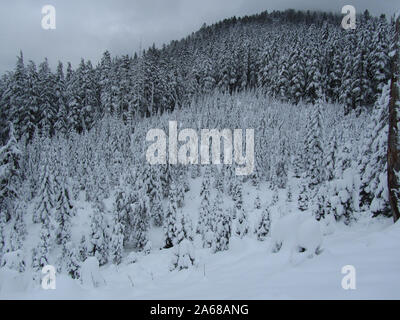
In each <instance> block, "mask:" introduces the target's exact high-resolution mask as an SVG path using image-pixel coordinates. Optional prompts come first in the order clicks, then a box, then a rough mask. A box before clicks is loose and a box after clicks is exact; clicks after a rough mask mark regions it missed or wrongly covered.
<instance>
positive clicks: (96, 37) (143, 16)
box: [0, 0, 400, 74]
mask: <svg viewBox="0 0 400 320" xmlns="http://www.w3.org/2000/svg"><path fill="white" fill-rule="evenodd" d="M46 4H51V5H54V6H55V8H56V10H57V29H56V30H48V31H46V30H43V29H42V28H41V19H42V14H41V8H42V6H44V5H46ZM346 4H352V5H353V6H354V7H355V8H356V9H357V10H358V12H362V11H364V10H365V9H368V10H369V11H370V12H371V13H372V14H375V15H378V14H381V13H385V14H386V15H388V16H391V15H392V14H394V12H396V11H398V10H400V3H399V1H398V0H384V1H376V0H351V1H348V0H344V1H341V0H340V1H332V0H301V1H299V0H202V1H199V0H113V1H109V0H96V1H94V0H91V1H89V0H87V1H78V0H68V1H67V0H47V1H42V0H40V1H31V0H15V1H7V2H6V1H4V0H3V1H2V3H1V11H0V43H1V52H0V74H2V73H3V72H5V71H6V70H11V69H13V68H14V65H15V61H16V56H17V54H18V52H19V50H22V51H23V52H24V56H25V59H26V60H30V59H31V60H33V61H35V62H36V63H39V62H41V61H42V60H43V59H44V57H48V58H49V61H50V63H51V65H52V66H53V67H54V66H55V65H56V63H57V61H58V60H61V61H63V62H67V61H70V62H72V63H73V65H74V66H76V65H77V64H78V63H79V61H80V58H81V57H83V58H85V59H91V60H92V62H93V63H96V62H97V61H98V60H99V58H100V57H101V55H102V53H103V52H104V51H105V50H106V49H108V50H109V51H110V52H111V53H112V54H113V55H120V54H133V52H135V51H137V50H138V49H139V48H140V47H142V48H143V49H144V48H147V47H148V46H150V45H152V43H153V42H154V43H155V44H156V45H161V44H162V43H168V42H169V41H171V40H174V39H180V38H182V37H184V36H186V35H187V34H189V33H191V32H193V31H196V30H197V29H199V28H200V27H201V25H202V24H203V23H204V22H206V23H207V24H212V23H214V22H217V21H219V20H221V19H224V18H228V17H231V16H234V15H236V16H243V15H246V14H247V15H248V14H253V13H257V12H261V11H264V10H268V11H272V10H284V9H288V8H294V9H304V10H323V11H332V12H338V13H340V11H341V8H342V6H344V5H346Z"/></svg>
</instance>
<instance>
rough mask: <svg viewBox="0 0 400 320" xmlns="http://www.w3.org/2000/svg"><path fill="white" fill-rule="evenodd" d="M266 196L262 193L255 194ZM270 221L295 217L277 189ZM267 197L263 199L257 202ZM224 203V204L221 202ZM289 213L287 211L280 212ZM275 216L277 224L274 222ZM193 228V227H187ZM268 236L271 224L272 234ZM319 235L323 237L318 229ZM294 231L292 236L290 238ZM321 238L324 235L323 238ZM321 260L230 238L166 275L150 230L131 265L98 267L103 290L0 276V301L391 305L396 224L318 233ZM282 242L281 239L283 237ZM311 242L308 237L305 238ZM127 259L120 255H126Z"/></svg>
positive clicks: (377, 222)
mask: <svg viewBox="0 0 400 320" xmlns="http://www.w3.org/2000/svg"><path fill="white" fill-rule="evenodd" d="M200 183H201V179H197V180H195V181H193V182H192V184H191V190H190V192H189V193H188V194H187V195H186V198H185V207H184V213H185V214H188V215H191V216H192V218H193V219H196V216H197V212H198V210H197V207H198V206H199V203H198V202H199V201H198V197H197V194H198V192H199V188H200ZM263 189H266V186H262V187H261V190H263ZM281 191H282V192H281V194H280V202H279V203H278V205H277V206H276V208H275V211H274V212H273V214H272V217H273V221H282V220H281V219H285V218H286V219H287V217H289V218H290V217H296V215H300V214H301V215H303V216H304V219H307V216H308V213H300V212H298V211H297V210H296V209H295V205H293V208H292V209H290V211H292V212H290V213H285V214H283V215H282V213H279V211H281V210H282V208H283V202H284V201H283V199H284V193H283V191H284V190H281ZM256 193H257V192H256V191H255V190H252V188H251V187H250V186H247V187H246V188H244V200H245V203H244V204H245V208H246V210H247V212H249V218H250V220H251V222H250V226H252V225H253V222H254V221H255V219H256V214H257V212H255V211H254V210H253V209H252V203H254V198H255V196H256ZM270 198H271V192H267V193H265V196H264V197H263V199H262V200H263V201H266V200H268V201H269V199H270ZM227 202H228V200H227ZM287 211H289V210H287ZM280 215H282V216H283V217H282V218H279V216H280ZM194 221H196V220H194ZM274 228H275V230H276V226H275V227H274V224H273V226H272V233H273V231H274ZM321 228H322V230H323V231H327V229H326V228H324V225H322V224H321ZM297 229H298V228H297V227H296V226H294V227H293V230H291V231H292V232H293V234H295V233H296V232H297ZM327 233H329V234H327ZM324 234H325V236H324V238H323V243H322V253H321V254H319V255H315V254H314V255H313V257H312V258H308V257H307V255H305V254H303V255H301V254H299V253H297V255H296V256H294V255H293V251H292V250H291V249H292V248H291V247H289V246H287V247H286V248H285V246H283V247H282V250H280V251H279V252H277V253H273V252H272V247H273V239H274V236H272V238H271V237H268V239H267V240H266V241H264V242H259V241H257V240H256V239H255V237H254V236H253V235H249V236H248V237H246V238H244V239H242V240H241V239H238V238H236V237H235V236H232V239H231V243H230V249H229V251H224V252H220V253H217V254H212V253H211V252H210V250H209V249H202V248H201V244H200V241H199V240H200V239H195V243H196V256H197V261H198V262H197V265H196V266H195V267H193V268H191V269H189V270H186V271H173V272H170V271H169V265H170V261H171V258H172V252H173V249H168V250H160V247H161V245H162V230H161V229H153V230H152V231H151V240H152V242H153V249H152V252H151V253H150V254H149V255H144V254H137V261H136V263H132V264H128V263H127V262H128V259H127V257H125V258H124V261H123V263H122V264H121V265H119V266H115V265H109V264H108V265H106V266H104V267H102V268H101V269H100V276H101V277H102V278H103V280H104V281H103V282H102V283H103V284H101V285H100V286H99V287H96V288H93V287H92V288H91V287H90V286H89V287H88V286H83V285H82V284H81V283H80V282H78V281H74V280H72V279H70V278H68V277H67V276H64V275H60V276H58V277H57V289H56V290H49V291H45V290H43V289H41V288H40V287H39V286H38V285H37V284H36V285H34V284H32V283H31V282H30V281H28V280H27V279H28V278H29V277H28V275H23V276H21V275H18V274H17V273H15V274H13V273H12V272H11V271H7V270H6V269H4V268H3V269H1V270H0V298H1V299H20V298H21V299H399V298H400V290H399V289H400V277H399V271H400V255H398V252H399V249H400V225H399V224H398V223H397V224H396V225H393V223H392V220H389V219H374V220H372V221H371V220H370V218H369V217H368V219H367V218H366V219H365V220H362V219H361V220H360V221H359V222H358V223H357V224H354V225H352V226H351V227H349V226H345V225H344V224H335V225H334V226H333V230H330V232H324ZM283 238H285V236H284V237H283ZM311 238H312V237H311ZM126 254H128V253H126ZM345 265H353V266H354V267H355V268H356V272H357V273H356V285H357V288H356V290H344V289H342V287H341V281H342V278H343V277H344V275H343V274H342V273H341V269H342V267H343V266H345Z"/></svg>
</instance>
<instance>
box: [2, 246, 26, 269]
mask: <svg viewBox="0 0 400 320" xmlns="http://www.w3.org/2000/svg"><path fill="white" fill-rule="evenodd" d="M1 267H4V268H7V269H9V270H14V271H24V269H25V263H24V260H23V251H22V250H16V251H12V252H7V253H5V254H4V256H3V261H2V263H1Z"/></svg>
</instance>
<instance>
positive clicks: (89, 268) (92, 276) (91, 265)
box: [81, 257, 105, 288]
mask: <svg viewBox="0 0 400 320" xmlns="http://www.w3.org/2000/svg"><path fill="white" fill-rule="evenodd" d="M81 281H82V285H83V286H84V287H86V288H97V287H100V286H101V285H104V284H105V281H104V279H103V277H102V276H101V274H100V267H99V261H98V260H97V258H96V257H89V258H87V259H86V260H85V262H84V263H83V264H82V268H81Z"/></svg>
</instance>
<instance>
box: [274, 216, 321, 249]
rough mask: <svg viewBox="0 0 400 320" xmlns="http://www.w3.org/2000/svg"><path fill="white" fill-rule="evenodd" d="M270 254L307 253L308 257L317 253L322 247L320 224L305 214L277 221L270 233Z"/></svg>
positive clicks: (285, 217)
mask: <svg viewBox="0 0 400 320" xmlns="http://www.w3.org/2000/svg"><path fill="white" fill-rule="evenodd" d="M271 238H272V248H271V249H272V252H278V251H281V250H284V251H289V252H301V253H302V252H307V254H308V256H312V255H313V254H314V253H317V254H318V253H319V252H320V250H321V245H322V231H321V227H320V224H319V223H318V222H317V221H315V219H314V218H313V217H312V216H310V215H308V214H305V213H302V214H297V213H296V214H292V215H288V216H284V217H282V218H281V219H279V220H278V221H277V222H276V223H275V224H274V225H273V226H272V231H271Z"/></svg>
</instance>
